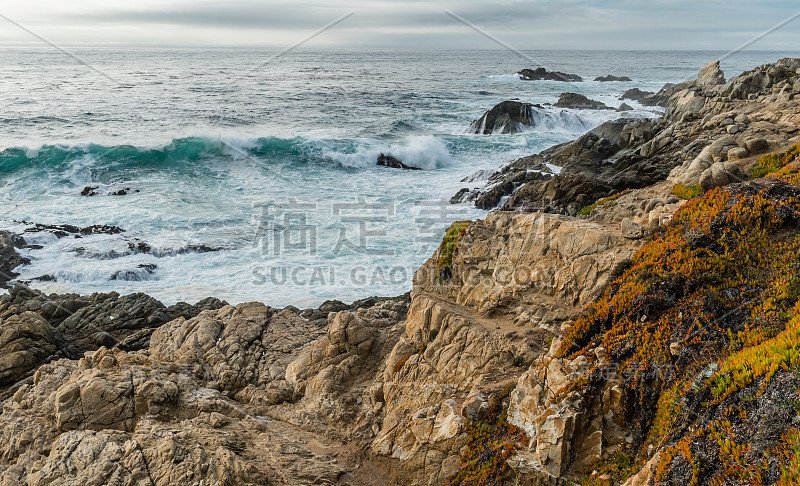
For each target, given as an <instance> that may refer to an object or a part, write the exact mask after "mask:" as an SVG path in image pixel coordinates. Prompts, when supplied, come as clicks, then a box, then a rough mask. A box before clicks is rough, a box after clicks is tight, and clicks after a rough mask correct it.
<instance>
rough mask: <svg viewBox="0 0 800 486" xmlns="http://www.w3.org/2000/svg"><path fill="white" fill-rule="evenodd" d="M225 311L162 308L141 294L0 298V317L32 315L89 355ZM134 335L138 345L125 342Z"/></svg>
mask: <svg viewBox="0 0 800 486" xmlns="http://www.w3.org/2000/svg"><path fill="white" fill-rule="evenodd" d="M223 305H225V302H222V301H220V300H219V299H214V298H209V299H205V300H203V301H200V302H198V305H197V306H191V305H189V304H187V303H185V302H182V303H179V304H176V305H174V306H171V307H166V306H164V305H163V304H162V303H161V302H159V301H157V300H156V299H154V298H152V297H150V296H148V295H145V294H141V293H139V294H130V295H125V296H120V295H119V294H117V293H116V292H112V293H109V294H92V295H91V296H87V297H81V296H78V295H69V294H67V295H59V296H56V295H53V296H48V295H45V294H44V293H42V292H40V291H37V290H31V289H27V288H26V287H23V286H17V287H15V288H14V289H12V290H11V292H9V294H8V295H6V296H2V297H0V317H1V316H2V315H3V313H4V312H5V313H17V314H18V313H22V312H25V311H32V312H36V313H37V314H39V315H41V316H42V317H43V318H44V319H45V320H46V321H47V322H48V323H49V324H50V326H52V327H53V328H54V329H56V330H58V331H59V332H60V333H61V334H62V335H63V336H64V337H65V338H67V339H68V340H69V341H70V342H71V343H72V344H73V345H74V346H76V348H77V349H80V350H82V351H86V350H94V349H97V348H98V347H100V346H107V347H111V346H115V345H120V344H121V343H122V341H123V340H126V339H127V340H128V342H127V344H126V348H125V349H128V350H136V349H142V347H146V346H147V337H148V336H149V333H150V332H152V331H153V330H154V329H155V328H157V327H159V326H160V325H162V324H164V323H166V322H168V321H171V320H172V319H175V318H177V317H186V318H189V317H193V316H195V315H197V314H198V313H199V312H200V311H201V310H203V309H218V308H220V307H222V306H223ZM140 331H145V334H140V335H139V338H138V341H130V340H129V339H128V338H129V337H130V336H131V335H133V334H135V333H138V332H140Z"/></svg>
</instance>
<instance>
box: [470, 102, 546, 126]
mask: <svg viewBox="0 0 800 486" xmlns="http://www.w3.org/2000/svg"><path fill="white" fill-rule="evenodd" d="M538 108H539V107H538V106H537V105H532V104H530V103H523V102H520V101H513V100H512V101H504V102H502V103H500V104H498V105H496V106H494V107H493V108H492V109H491V110H489V111H487V112H486V113H484V114H483V116H481V117H480V118H479V119H477V120H475V121H473V122H472V123H471V124H470V126H469V131H470V132H472V133H477V134H483V135H490V134H509V133H519V132H521V131H522V130H523V129H524V127H526V126H527V127H532V126H535V124H536V117H535V116H534V110H536V109H538Z"/></svg>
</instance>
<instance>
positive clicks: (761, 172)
mask: <svg viewBox="0 0 800 486" xmlns="http://www.w3.org/2000/svg"><path fill="white" fill-rule="evenodd" d="M798 155H800V144H797V145H795V146H793V147H792V148H790V149H789V150H787V151H786V152H784V153H782V154H767V155H763V156H762V157H761V158H760V159H758V163H757V164H756V165H755V166H753V168H751V169H750V175H751V176H752V177H753V178H758V177H765V176H767V175H768V174H771V173H773V172H776V171H778V170H779V169H780V168H781V167H783V166H785V165H787V164H789V163H791V162H793V161H794V160H795V159H796V158H797V156H798Z"/></svg>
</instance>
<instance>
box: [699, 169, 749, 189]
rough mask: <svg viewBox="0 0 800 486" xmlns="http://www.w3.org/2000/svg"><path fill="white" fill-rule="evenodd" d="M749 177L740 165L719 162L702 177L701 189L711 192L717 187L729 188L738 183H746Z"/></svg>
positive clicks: (704, 172)
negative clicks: (728, 186)
mask: <svg viewBox="0 0 800 486" xmlns="http://www.w3.org/2000/svg"><path fill="white" fill-rule="evenodd" d="M746 180H747V176H746V175H745V174H744V172H742V170H741V169H740V168H739V166H738V165H736V164H734V163H733V162H717V163H715V164H713V165H711V167H709V168H708V169H706V170H704V171H703V173H702V174H701V175H700V181H699V182H700V187H702V188H703V191H709V190H711V189H714V188H715V187H722V186H727V185H728V184H735V183H737V182H744V181H746Z"/></svg>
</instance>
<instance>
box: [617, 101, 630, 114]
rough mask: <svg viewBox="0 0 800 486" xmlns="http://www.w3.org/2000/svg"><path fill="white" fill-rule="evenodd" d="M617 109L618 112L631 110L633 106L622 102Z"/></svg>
mask: <svg viewBox="0 0 800 486" xmlns="http://www.w3.org/2000/svg"><path fill="white" fill-rule="evenodd" d="M617 111H618V112H623V111H633V107H632V106H631V105H629V104H627V103H622V104H621V105H619V108H617Z"/></svg>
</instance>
